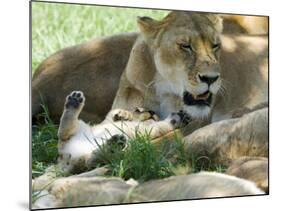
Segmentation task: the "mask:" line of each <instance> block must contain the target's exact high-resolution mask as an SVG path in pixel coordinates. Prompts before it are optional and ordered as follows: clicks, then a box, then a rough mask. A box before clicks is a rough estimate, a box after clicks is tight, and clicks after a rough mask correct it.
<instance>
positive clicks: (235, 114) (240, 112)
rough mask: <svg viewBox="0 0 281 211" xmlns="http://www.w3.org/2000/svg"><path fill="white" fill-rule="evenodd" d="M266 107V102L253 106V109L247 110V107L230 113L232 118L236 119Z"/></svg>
mask: <svg viewBox="0 0 281 211" xmlns="http://www.w3.org/2000/svg"><path fill="white" fill-rule="evenodd" d="M266 107H268V102H262V103H259V104H257V105H256V106H254V107H253V108H247V107H242V108H239V109H236V110H235V111H233V112H232V116H231V117H232V118H238V117H242V116H243V115H244V114H247V113H250V112H254V111H257V110H260V109H263V108H266Z"/></svg>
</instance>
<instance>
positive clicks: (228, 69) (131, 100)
mask: <svg viewBox="0 0 281 211" xmlns="http://www.w3.org/2000/svg"><path fill="white" fill-rule="evenodd" d="M179 19H183V21H184V18H182V17H179ZM166 20H167V19H166ZM189 22H190V21H187V23H189ZM199 24H200V22H199ZM227 25H228V24H227V22H226V23H224V27H225V28H226V27H227ZM175 31H177V28H175ZM234 32H235V31H233V32H232V33H234ZM232 33H231V34H232ZM137 37H138V41H137V42H136V43H135V41H136V38H137ZM140 39H141V38H140V36H139V35H138V34H122V35H117V36H112V37H106V38H100V39H95V40H93V41H89V42H86V43H84V44H81V45H77V46H73V47H70V48H66V49H63V50H62V51H59V52H58V53H56V54H54V55H52V56H50V57H49V58H48V59H46V60H45V61H44V62H43V63H42V64H41V65H40V66H39V68H38V69H37V70H36V72H35V74H34V76H33V80H32V115H33V117H35V116H36V115H37V114H38V113H39V112H40V110H41V109H40V103H41V100H40V95H39V92H40V93H41V95H42V97H43V99H45V103H46V104H47V106H48V108H49V111H50V115H51V117H52V118H53V119H54V121H55V122H57V121H58V119H59V117H60V115H61V112H62V108H63V103H64V97H65V96H66V95H67V94H68V93H69V92H70V91H72V90H77V89H79V90H82V91H84V93H86V94H87V105H86V107H85V108H84V109H83V111H82V113H81V118H83V119H84V120H85V121H93V122H96V123H97V122H101V121H102V120H103V119H104V118H105V115H106V114H107V113H108V111H109V110H110V108H111V106H112V102H113V100H114V97H115V94H116V92H117V89H118V85H119V80H120V76H121V74H122V72H123V70H124V69H125V67H126V63H127V61H128V58H129V56H130V57H131V60H135V67H134V68H132V69H131V70H130V71H127V72H129V74H130V78H134V77H135V80H134V79H133V80H131V81H129V80H128V78H127V77H126V76H125V74H123V75H124V76H123V77H122V80H121V81H122V82H121V83H120V90H119V93H118V95H117V98H116V99H115V102H116V103H117V102H118V104H119V105H117V104H116V103H115V106H114V107H122V108H125V107H130V108H131V107H134V105H137V106H139V107H143V105H144V107H147V108H149V109H151V110H154V109H155V110H159V107H158V106H159V103H161V102H163V101H164V98H160V99H157V98H156V97H155V93H153V91H150V92H149V94H150V99H153V98H155V100H147V99H146V100H145V101H144V99H143V98H144V96H145V95H144V94H143V92H146V91H147V90H148V89H149V87H151V86H153V80H151V79H153V78H154V77H155V70H154V68H153V67H151V66H153V62H154V61H153V60H151V59H153V58H151V55H150V53H149V51H148V49H147V45H144V44H141V43H139V41H140ZM168 39H169V37H168ZM134 43H135V45H134V48H133V49H134V50H133V51H132V52H131V55H130V51H131V49H132V46H133V44H134ZM267 50H268V46H267V37H266V36H247V35H235V36H232V35H227V36H222V52H221V61H220V63H221V69H222V70H221V76H222V77H221V78H222V79H223V80H222V86H223V87H224V88H221V90H220V93H219V96H218V97H217V98H218V99H217V100H216V105H215V107H214V109H213V110H214V115H213V119H214V120H215V121H216V120H219V119H225V118H229V117H230V116H231V115H230V114H231V113H232V112H233V111H235V110H237V108H243V107H247V108H252V107H253V106H255V105H256V104H258V103H262V102H266V101H267V91H268V89H267V85H268V78H267V77H268V67H267V65H268V61H267V56H268V55H267ZM135 54H137V55H135ZM171 58H172V57H171ZM165 59H167V60H168V61H169V60H170V58H169V56H165ZM109 61H110V62H109ZM144 61H145V62H144ZM138 67H143V69H141V70H139V71H137V68H138ZM127 69H128V68H127ZM174 75H175V77H177V74H174ZM136 80H137V81H138V82H143V83H145V84H146V86H147V87H146V88H145V89H140V90H139V89H137V87H135V84H134V82H135V81H136ZM105 84H106V86H105ZM165 85H167V84H163V86H164V87H165ZM121 90H123V91H122V92H121ZM150 90H151V89H150ZM222 95H223V96H222ZM132 96H133V97H132ZM117 99H120V100H117ZM165 101H168V103H169V104H170V105H166V106H167V107H168V108H167V110H174V108H180V107H181V104H182V102H181V99H179V98H178V97H177V96H174V95H173V94H166V95H165ZM144 102H145V103H144ZM126 104H128V106H127V105H126ZM166 104H167V103H166Z"/></svg>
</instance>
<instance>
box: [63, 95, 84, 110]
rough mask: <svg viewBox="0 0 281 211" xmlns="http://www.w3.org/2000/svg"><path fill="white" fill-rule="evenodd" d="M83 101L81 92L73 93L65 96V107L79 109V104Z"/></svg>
mask: <svg viewBox="0 0 281 211" xmlns="http://www.w3.org/2000/svg"><path fill="white" fill-rule="evenodd" d="M84 101H85V97H84V95H83V92H81V91H73V92H71V94H70V95H68V96H67V98H66V102H65V107H66V108H75V109H77V108H79V107H80V105H81V104H83V103H84Z"/></svg>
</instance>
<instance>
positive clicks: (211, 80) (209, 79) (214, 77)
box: [199, 74, 219, 85]
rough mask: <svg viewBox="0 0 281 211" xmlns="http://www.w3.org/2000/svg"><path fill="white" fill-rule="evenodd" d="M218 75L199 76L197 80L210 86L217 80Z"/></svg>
mask: <svg viewBox="0 0 281 211" xmlns="http://www.w3.org/2000/svg"><path fill="white" fill-rule="evenodd" d="M218 78H219V75H207V74H206V75H201V74H199V79H200V81H201V82H203V83H207V84H208V85H211V84H212V83H214V82H215V81H216V80H218Z"/></svg>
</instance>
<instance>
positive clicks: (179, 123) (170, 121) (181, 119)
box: [145, 111, 191, 139]
mask: <svg viewBox="0 0 281 211" xmlns="http://www.w3.org/2000/svg"><path fill="white" fill-rule="evenodd" d="M189 122H191V117H190V116H189V115H188V114H186V113H185V112H183V111H179V112H177V113H171V114H170V115H169V116H168V117H167V118H166V119H164V120H162V121H156V122H154V123H151V124H150V125H148V126H146V127H145V130H146V131H150V136H151V138H152V139H155V138H158V137H160V136H163V135H166V134H167V133H169V132H172V131H174V130H175V129H178V128H182V127H184V126H186V125H187V124H189Z"/></svg>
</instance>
